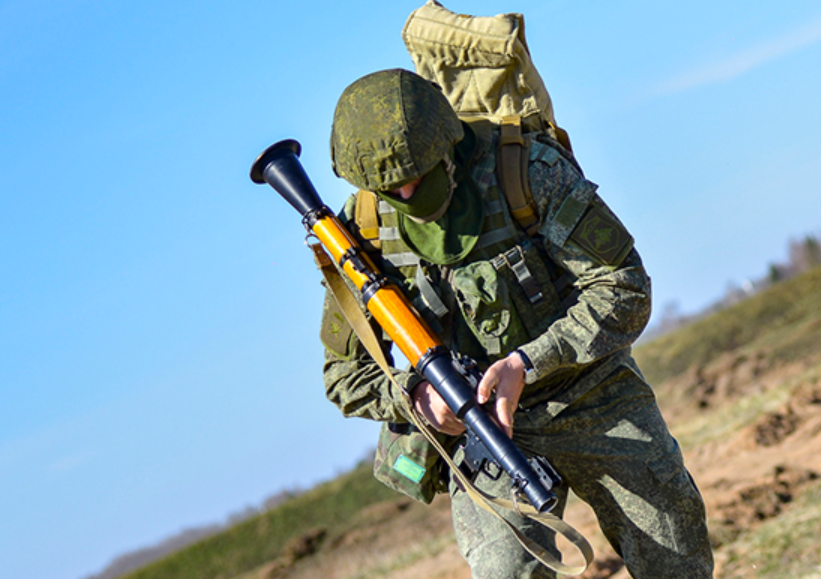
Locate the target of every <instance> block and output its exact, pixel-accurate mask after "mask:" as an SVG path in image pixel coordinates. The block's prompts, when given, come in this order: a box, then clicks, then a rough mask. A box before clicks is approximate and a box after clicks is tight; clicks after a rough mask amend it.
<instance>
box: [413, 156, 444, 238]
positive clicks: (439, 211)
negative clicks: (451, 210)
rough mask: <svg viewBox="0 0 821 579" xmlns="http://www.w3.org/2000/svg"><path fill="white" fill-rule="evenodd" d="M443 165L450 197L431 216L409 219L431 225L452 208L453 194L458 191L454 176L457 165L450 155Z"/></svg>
mask: <svg viewBox="0 0 821 579" xmlns="http://www.w3.org/2000/svg"><path fill="white" fill-rule="evenodd" d="M442 163H443V164H444V166H445V172H446V173H447V175H448V196H447V197H446V198H445V201H444V202H443V203H442V206H441V207H439V209H437V210H436V211H434V212H433V213H431V214H430V215H425V216H424V217H414V216H413V215H408V216H407V217H408V219H411V220H412V221H415V222H416V223H430V222H432V221H436V220H437V219H439V218H440V217H442V215H444V214H445V211H447V210H448V207H450V202H451V199H453V192H454V191H455V190H456V181H455V180H454V178H453V174H454V173H455V172H456V165H454V164H453V161H451V160H450V156H449V155H446V156H445V158H444V159H442Z"/></svg>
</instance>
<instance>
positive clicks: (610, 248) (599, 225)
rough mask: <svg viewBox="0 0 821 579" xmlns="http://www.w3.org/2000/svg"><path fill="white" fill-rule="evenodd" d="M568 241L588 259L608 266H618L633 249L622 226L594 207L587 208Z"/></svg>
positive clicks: (631, 241) (630, 238)
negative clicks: (588, 257) (581, 250)
mask: <svg viewBox="0 0 821 579" xmlns="http://www.w3.org/2000/svg"><path fill="white" fill-rule="evenodd" d="M570 239H572V240H573V241H574V242H575V243H576V244H577V245H579V246H580V247H581V248H582V249H583V250H584V251H585V252H586V253H587V254H588V255H590V257H592V258H593V259H596V260H597V261H599V262H600V263H602V264H604V265H609V266H617V265H619V264H620V263H621V262H622V261H623V260H624V258H625V257H627V254H628V253H630V250H631V249H632V248H633V237H632V236H631V235H630V234H629V233H628V232H627V230H626V229H625V228H624V226H623V225H622V224H621V223H619V221H618V220H616V219H615V218H614V217H613V216H611V215H610V214H608V213H607V212H606V211H604V210H603V209H601V208H600V207H597V206H596V205H591V206H590V207H589V208H588V210H587V212H586V213H585V214H584V216H583V217H582V218H581V220H580V221H579V223H578V225H576V228H575V229H574V230H573V233H571V234H570Z"/></svg>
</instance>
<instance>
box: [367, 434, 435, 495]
mask: <svg viewBox="0 0 821 579" xmlns="http://www.w3.org/2000/svg"><path fill="white" fill-rule="evenodd" d="M434 435H435V436H436V438H437V440H439V442H440V443H441V444H442V445H443V446H445V448H447V447H448V446H449V444H448V443H449V441H450V440H451V437H449V436H447V435H445V434H442V433H434ZM373 475H374V476H375V477H376V479H377V480H378V481H379V482H381V483H382V484H384V485H386V486H387V487H389V488H392V489H393V490H395V491H398V492H400V493H402V494H404V495H407V496H409V497H411V498H412V499H415V500H417V501H420V502H422V503H425V504H430V502H431V501H433V497H434V496H436V494H437V493H442V492H447V491H448V467H447V464H446V463H445V461H444V460H443V459H442V457H441V456H440V454H439V452H438V451H437V450H436V448H434V446H433V445H432V444H431V443H430V442H429V441H428V439H427V438H425V435H424V434H422V433H421V432H420V431H419V430H418V429H417V428H416V427H415V426H414V425H413V424H409V423H408V424H395V423H392V422H383V423H382V429H381V430H380V432H379V443H378V445H377V447H376V456H375V457H374V462H373Z"/></svg>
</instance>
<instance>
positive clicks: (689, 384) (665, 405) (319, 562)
mask: <svg viewBox="0 0 821 579" xmlns="http://www.w3.org/2000/svg"><path fill="white" fill-rule="evenodd" d="M636 357H637V359H638V360H639V363H640V365H641V367H642V369H643V371H644V372H645V374H646V376H647V378H648V380H649V381H650V382H651V383H652V384H654V385H655V388H656V392H657V395H658V398H659V403H660V405H661V407H662V410H663V412H664V414H665V416H666V417H667V419H668V421H669V423H670V426H671V430H672V431H673V433H674V434H675V435H676V437H677V438H678V439H679V441H680V442H681V445H682V448H683V449H684V451H685V459H686V461H687V464H688V466H689V468H690V470H691V471H692V472H693V474H694V476H695V478H696V480H697V481H698V483H699V486H700V488H701V490H702V493H703V495H704V498H705V502H706V503H707V508H708V516H709V524H710V531H711V537H712V540H713V544H714V546H715V553H716V561H717V572H716V577H721V578H724V577H731V578H735V577H739V578H740V577H745V578H746V577H762V578H771V579H776V578H777V579H784V578H791V577H795V578H798V577H804V578H810V577H815V578H821V541H819V540H818V536H819V531H820V530H821V268H816V269H814V270H811V271H809V272H807V273H805V274H803V275H801V276H799V277H796V278H793V279H791V280H788V281H784V282H781V283H779V284H776V285H774V286H772V287H771V288H769V289H768V290H767V291H765V292H762V293H760V294H757V295H755V296H753V297H751V298H749V299H748V300H746V301H744V302H742V303H739V304H737V305H735V306H733V307H732V308H728V309H726V310H723V311H720V312H718V313H717V314H714V315H712V316H710V317H709V318H705V319H702V320H699V321H697V322H694V323H692V324H690V325H689V326H686V327H684V328H682V329H680V330H678V331H676V332H673V333H671V334H667V335H664V336H661V337H659V338H657V339H655V340H653V341H652V342H650V343H648V344H646V345H643V346H641V347H640V348H638V349H637V351H636ZM448 507H449V505H448V499H447V497H439V498H437V499H436V500H435V501H434V503H433V505H431V506H429V507H425V506H423V505H420V504H416V503H413V502H411V501H409V500H405V499H403V498H401V497H399V496H398V495H396V494H393V493H392V492H391V491H389V490H388V489H387V488H385V487H383V486H381V485H380V484H379V483H377V482H376V481H375V480H374V479H373V478H372V476H371V472H370V465H360V466H358V467H357V468H356V469H354V470H353V471H351V472H349V473H347V474H345V475H344V476H341V477H339V478H338V479H336V480H334V481H331V482H329V483H326V484H323V485H321V486H318V487H316V488H314V489H312V490H311V491H310V492H307V493H305V494H302V495H300V496H298V497H296V498H293V499H291V500H290V501H288V502H286V503H284V504H282V505H280V506H279V507H277V508H275V509H273V510H271V511H269V512H266V513H264V514H261V515H259V516H258V517H255V518H253V519H250V520H247V521H245V522H243V523H241V524H240V525H238V526H236V527H233V528H231V529H229V530H228V531H226V532H224V533H221V534H218V535H216V536H213V537H210V538H208V539H206V540H204V541H202V542H200V543H197V544H195V545H193V546H191V547H189V548H187V549H184V550H182V551H180V552H178V553H176V554H174V555H171V556H169V557H167V558H165V559H163V560H161V561H158V562H156V563H154V564H152V565H150V566H148V567H145V568H143V569H141V570H139V571H137V572H133V573H131V574H129V575H126V577H127V578H128V579H187V578H191V579H195V578H196V579H277V578H286V577H287V578H290V579H301V578H303V577H324V578H325V579H332V578H339V579H343V578H344V579H352V578H356V579H366V578H377V577H379V578H389V579H402V578H406V577H407V578H411V577H430V578H435V577H439V578H441V579H467V578H468V577H469V576H470V575H469V571H468V570H467V568H466V566H465V564H464V563H463V562H462V561H461V559H460V557H459V555H458V553H457V552H456V550H455V548H454V546H453V534H452V530H451V528H450V520H449V512H448ZM567 518H568V520H570V521H571V523H572V524H574V525H575V526H577V528H579V529H580V530H581V531H582V532H584V533H585V534H586V535H587V536H588V537H589V538H590V540H591V542H592V543H593V545H594V548H595V549H596V552H597V558H596V563H595V565H594V566H593V567H592V568H591V569H590V570H588V572H587V573H586V574H585V577H588V578H589V579H592V578H605V577H613V578H614V579H616V578H619V579H621V578H625V577H627V576H628V575H627V574H626V571H625V570H624V569H623V568H622V566H621V564H620V561H619V560H618V558H617V557H616V556H615V554H613V553H612V551H610V548H609V546H608V545H606V543H605V542H604V540H603V538H602V537H601V535H600V534H599V533H598V530H597V528H596V525H595V518H594V517H593V515H592V513H591V512H590V510H589V509H588V508H587V507H586V505H584V504H582V503H581V502H580V501H572V502H571V504H570V506H569V508H568V514H567Z"/></svg>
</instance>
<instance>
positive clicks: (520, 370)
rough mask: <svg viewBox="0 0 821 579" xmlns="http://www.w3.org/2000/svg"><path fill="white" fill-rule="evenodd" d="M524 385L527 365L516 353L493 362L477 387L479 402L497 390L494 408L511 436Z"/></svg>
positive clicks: (500, 424)
mask: <svg viewBox="0 0 821 579" xmlns="http://www.w3.org/2000/svg"><path fill="white" fill-rule="evenodd" d="M524 387H525V366H524V363H523V362H522V359H521V358H520V357H519V356H518V355H517V354H515V353H514V354H511V355H510V356H508V357H506V358H502V359H501V360H497V361H496V362H494V363H493V364H491V366H490V368H488V369H487V371H486V372H485V375H484V376H482V380H481V381H480V382H479V387H478V388H477V389H476V399H477V400H478V401H479V404H484V403H485V402H487V401H488V400H489V399H490V394H491V392H493V391H494V390H495V391H496V404H495V406H494V408H493V409H492V410H493V412H494V414H495V417H496V420H497V421H498V423H499V426H501V427H502V429H503V430H504V431H505V433H506V434H507V435H508V436H510V437H512V436H513V413H514V412H516V408H517V407H518V405H519V398H520V397H521V396H522V390H523V389H524Z"/></svg>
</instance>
